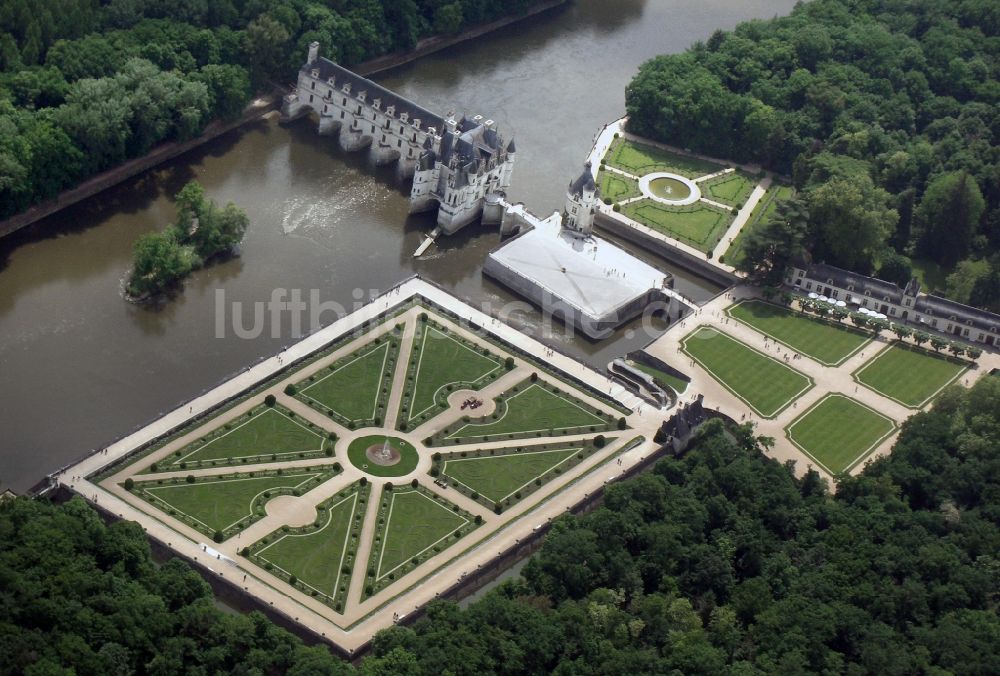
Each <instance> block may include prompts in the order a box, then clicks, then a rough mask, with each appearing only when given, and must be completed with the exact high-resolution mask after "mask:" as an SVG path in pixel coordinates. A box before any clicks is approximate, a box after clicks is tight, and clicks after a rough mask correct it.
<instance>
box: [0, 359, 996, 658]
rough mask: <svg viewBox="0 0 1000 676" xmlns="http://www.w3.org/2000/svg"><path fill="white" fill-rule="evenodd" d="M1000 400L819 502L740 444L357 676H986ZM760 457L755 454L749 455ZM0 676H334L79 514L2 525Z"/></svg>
mask: <svg viewBox="0 0 1000 676" xmlns="http://www.w3.org/2000/svg"><path fill="white" fill-rule="evenodd" d="M998 437H1000V378H995V377H985V378H983V379H981V381H980V382H979V383H977V384H976V385H975V386H974V387H973V388H972V389H971V390H966V389H964V388H960V387H954V388H952V389H950V390H947V391H946V392H945V393H943V394H942V396H941V397H940V398H939V399H938V400H937V403H936V404H935V405H934V408H933V409H932V410H931V411H930V412H926V413H919V414H917V415H915V416H914V417H913V418H911V419H910V420H909V421H908V422H906V423H905V425H904V428H903V431H902V433H901V435H900V438H899V440H898V441H897V443H896V446H895V449H894V451H893V453H892V455H891V456H889V457H885V458H881V459H879V460H877V461H875V462H873V463H872V464H871V465H870V466H869V467H868V468H867V469H866V470H865V472H864V473H863V474H861V475H860V476H858V477H853V478H852V477H844V478H842V479H840V480H839V486H838V491H837V492H836V494H835V495H831V494H830V492H828V490H827V486H826V484H825V482H824V481H823V480H822V479H820V477H819V476H818V475H817V474H816V473H815V472H809V473H808V474H806V475H805V476H803V477H802V478H796V477H795V475H794V473H793V472H792V471H791V468H790V467H789V466H786V465H782V464H780V463H778V462H777V461H775V460H772V459H768V458H766V457H765V456H764V454H763V453H762V452H761V450H760V445H761V440H759V439H755V438H754V436H753V434H752V432H751V431H750V429H749V428H748V427H745V426H744V427H739V428H736V429H734V430H728V431H727V430H726V429H724V428H723V427H722V425H721V423H719V422H718V421H716V422H713V423H710V424H709V425H708V426H706V428H704V430H703V432H702V434H701V436H700V437H699V438H698V439H697V441H696V443H695V444H694V447H693V448H692V449H691V450H690V451H689V452H688V453H687V454H685V455H684V456H683V457H680V458H672V457H671V458H666V459H663V460H661V461H659V462H658V463H657V464H656V465H655V467H654V469H653V470H652V471H651V472H649V473H647V474H644V475H641V476H639V477H637V478H635V479H631V480H628V481H623V482H621V483H618V484H613V485H612V486H611V487H610V488H609V489H608V492H607V495H606V500H605V503H604V505H603V506H602V507H601V508H599V509H597V510H596V511H594V512H592V513H590V514H587V515H585V516H581V517H573V516H566V517H563V518H561V519H559V520H558V521H557V522H556V523H555V524H554V527H553V529H552V531H551V532H550V533H549V535H548V536H547V538H546V541H545V543H544V546H543V547H542V549H541V550H540V552H539V553H538V554H536V555H535V557H534V558H533V559H531V561H530V562H529V563H528V565H527V566H526V567H525V569H524V577H523V579H519V580H517V581H511V582H506V583H504V584H503V585H501V586H500V587H499V588H498V589H496V590H494V591H493V592H491V593H490V594H488V595H487V596H486V597H485V598H484V599H482V600H480V601H478V602H476V603H474V604H472V605H471V606H470V607H469V608H468V609H467V610H460V609H459V608H458V607H457V606H456V605H455V604H453V603H450V602H444V601H440V602H435V603H433V604H431V606H430V607H429V608H428V613H427V616H426V617H425V618H423V619H421V620H419V621H418V622H417V623H416V624H415V625H414V626H413V627H394V628H392V629H389V630H386V631H383V632H381V633H380V634H378V635H377V636H376V638H375V641H374V649H373V652H372V655H371V656H369V657H368V658H367V659H366V660H365V662H364V663H363V664H362V666H361V667H360V668H359V669H358V671H360V672H361V673H363V674H385V675H389V674H404V675H406V674H414V675H415V674H426V675H428V676H432V675H433V676H438V675H440V674H538V673H556V674H668V673H678V674H679V673H685V674H709V673H711V674H718V673H733V674H764V673H767V674H801V673H807V672H808V673H820V672H822V673H878V674H912V673H942V674H943V673H953V674H991V673H992V674H995V673H1000V616H998V612H997V611H998V602H1000V558H998V552H1000V447H998V445H997V443H996V439H997V438H998ZM765 443H766V442H765ZM0 581H2V584H0V595H2V597H3V603H2V604H0V673H3V674H15V673H17V674H20V673H26V674H42V673H45V674H48V673H63V671H62V670H65V669H71V668H72V669H76V670H77V672H79V673H131V672H132V671H136V672H140V673H141V672H148V673H153V674H158V673H175V672H177V671H180V670H181V669H180V667H181V665H183V666H184V668H185V669H186V670H188V671H193V672H197V673H210V672H211V673H215V672H219V671H226V672H234V673H271V672H286V671H287V673H289V674H330V673H334V674H336V673H348V672H350V671H351V670H352V668H351V667H349V666H348V665H346V664H344V663H341V662H338V661H337V660H335V659H334V658H332V657H330V655H329V653H327V652H326V651H325V650H324V649H322V648H305V647H303V646H302V645H301V644H300V643H299V642H298V641H297V640H296V639H294V638H292V637H291V636H289V635H288V634H287V633H285V632H284V631H281V630H279V629H276V628H275V627H274V626H273V625H271V624H270V623H269V622H268V621H267V620H265V619H264V618H263V617H261V616H260V615H257V614H251V615H248V616H239V615H229V614H225V613H222V612H220V611H218V610H215V609H214V608H213V606H212V601H211V597H210V593H209V591H208V588H207V587H206V585H205V584H204V583H203V582H202V581H201V579H200V578H199V577H198V576H197V575H196V574H195V573H193V572H192V571H191V570H190V569H188V568H187V567H186V566H185V565H183V564H180V563H178V562H177V561H172V562H169V563H167V564H166V565H164V566H162V567H160V568H156V567H155V566H154V565H152V564H151V563H150V559H149V549H148V544H147V542H146V540H145V537H144V535H143V532H142V529H141V528H139V526H137V525H136V524H132V523H124V522H122V523H115V524H113V525H111V526H105V525H103V524H102V523H101V522H100V521H99V519H98V518H97V516H96V514H95V513H94V512H93V511H92V510H91V509H90V508H89V507H87V506H86V505H85V504H84V503H83V502H82V501H80V500H79V499H75V500H73V501H71V502H69V503H68V504H65V505H63V506H60V507H53V506H51V505H48V504H45V503H42V502H38V501H31V500H27V499H17V500H13V501H11V502H9V503H7V504H4V505H2V506H0Z"/></svg>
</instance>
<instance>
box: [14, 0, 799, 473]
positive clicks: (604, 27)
mask: <svg viewBox="0 0 1000 676" xmlns="http://www.w3.org/2000/svg"><path fill="white" fill-rule="evenodd" d="M792 5H793V1H792V0H741V1H739V2H737V1H735V0H702V1H701V2H698V3H691V2H681V1H679V0H648V1H643V0H616V1H615V2H607V1H606V0H577V1H576V2H572V3H570V4H569V5H568V6H565V7H562V8H560V9H557V10H555V11H552V12H549V13H546V14H545V15H543V16H541V17H535V18H532V19H529V20H527V21H525V22H522V23H519V24H516V25H513V26H510V27H507V28H505V29H502V30H500V31H498V32H496V33H494V34H491V35H489V36H485V37H483V38H480V39H477V40H475V41H472V42H469V43H466V44H463V45H460V46H457V47H453V48H451V49H448V50H447V51H445V52H443V53H440V54H438V55H433V56H430V57H425V58H423V59H420V60H419V61H417V62H414V63H412V64H409V65H407V66H403V67H400V68H398V69H396V70H395V71H392V72H389V73H387V74H385V75H383V76H380V77H378V78H377V79H379V80H380V81H381V82H382V83H384V84H385V85H387V86H389V87H391V88H393V89H396V90H397V91H399V92H401V93H402V94H404V95H407V96H409V97H411V98H413V99H414V100H416V101H418V102H419V103H420V104H422V105H424V106H426V107H428V108H431V109H436V110H438V111H440V112H442V113H444V112H448V111H449V110H452V109H454V110H456V111H464V112H466V113H468V114H469V115H474V114H476V113H481V114H483V115H484V116H486V117H489V118H492V119H494V120H496V121H497V122H498V123H499V125H500V126H501V127H502V129H503V130H505V131H507V132H510V131H513V132H514V133H515V135H516V143H517V150H518V155H517V163H516V165H515V171H514V181H513V185H512V188H511V190H510V192H509V197H510V198H511V199H512V200H513V201H523V202H525V203H526V204H527V205H528V207H529V208H531V209H532V210H533V211H535V212H536V213H538V214H539V215H545V214H547V213H550V212H551V211H552V210H554V209H559V208H561V207H562V203H563V199H564V194H565V187H566V184H567V183H568V181H569V180H570V178H572V177H574V176H575V175H577V174H578V173H579V172H580V170H581V166H580V163H581V162H582V161H583V159H584V158H585V156H586V154H587V152H588V151H589V148H590V145H591V142H592V140H593V138H594V136H595V134H596V133H597V132H598V130H599V129H600V128H601V126H602V125H603V124H604V123H606V122H609V121H611V120H614V119H616V118H618V117H620V116H621V115H622V114H623V112H624V88H625V86H626V84H627V83H628V81H629V80H630V78H631V77H632V76H633V75H634V73H635V71H636V69H637V68H638V66H639V64H641V63H642V62H643V61H644V60H646V59H648V58H650V57H652V56H654V55H656V54H658V53H666V52H677V51H681V50H683V49H684V48H685V47H687V46H688V45H689V44H690V43H691V42H692V41H694V40H698V39H705V38H707V37H708V36H709V35H710V34H711V32H712V31H713V30H714V29H715V28H720V27H721V28H730V27H732V26H733V25H735V24H736V23H737V22H738V21H741V20H744V19H748V18H753V17H770V16H772V15H774V14H776V13H777V14H783V13H787V12H788V11H789V10H790V9H791V7H792ZM192 179H197V180H199V181H200V182H201V183H202V184H203V185H204V186H205V189H206V192H207V194H208V195H209V196H211V197H212V198H213V199H215V200H216V201H218V202H220V203H225V202H227V201H230V200H231V201H233V202H236V203H237V204H238V205H239V206H240V207H242V208H243V209H245V210H246V212H247V213H248V215H249V216H250V221H251V226H250V229H249V231H248V232H247V235H246V238H245V241H244V244H243V246H242V250H241V255H240V257H239V258H236V259H233V260H230V261H227V262H225V263H222V264H219V265H215V266H212V267H210V268H207V269H205V270H201V271H199V272H197V273H196V274H194V275H193V276H192V277H191V278H190V279H189V280H188V281H187V283H186V284H185V287H184V291H183V293H182V294H180V295H179V297H177V298H176V299H174V300H173V301H171V302H170V303H168V304H166V305H165V306H164V307H162V308H159V309H151V308H147V307H138V306H135V305H132V304H129V303H127V302H125V301H124V300H123V299H122V296H121V283H122V279H123V277H124V276H125V274H126V272H127V270H128V267H129V264H130V259H131V249H132V244H133V242H134V241H135V239H136V238H137V237H139V236H140V235H142V234H143V233H146V232H150V231H152V230H155V229H159V228H162V227H163V225H164V224H165V223H167V222H168V221H170V220H171V219H172V218H173V207H172V202H171V196H172V195H174V194H175V193H176V192H177V191H178V190H179V189H180V188H181V187H182V186H183V185H184V184H185V183H186V182H187V181H189V180H192ZM407 192H408V191H407V190H406V189H405V187H404V186H403V185H401V184H400V183H399V182H398V181H396V179H395V175H394V170H392V169H378V170H375V169H373V168H372V167H370V166H369V165H368V161H367V159H366V156H364V155H363V154H358V155H347V154H345V153H342V152H340V151H339V150H338V149H337V148H336V145H335V141H334V140H333V139H330V138H320V137H318V136H317V135H316V134H315V131H314V127H313V124H312V123H311V122H309V121H308V120H303V121H300V122H298V123H296V124H293V125H291V126H290V127H283V126H280V125H278V124H277V123H275V122H274V121H273V120H270V121H262V122H259V123H256V124H254V125H251V126H248V127H245V128H243V129H241V130H239V131H237V132H233V133H230V134H228V135H226V136H223V137H220V138H219V139H217V140H215V141H214V142H211V143H209V144H207V145H206V146H203V147H202V148H201V149H199V150H196V151H193V152H191V153H189V154H187V155H185V156H184V157H182V158H180V159H178V160H176V161H174V162H171V163H169V164H167V165H164V166H163V167H161V168H160V169H158V170H155V171H151V172H148V173H147V174H145V175H143V176H140V177H138V178H136V179H134V180H131V181H129V182H127V183H124V184H122V185H120V186H118V187H116V188H113V189H111V190H108V191H106V192H104V193H102V194H100V195H98V196H96V197H95V198H93V199H91V200H89V201H87V202H84V203H81V204H79V205H77V206H75V207H72V208H69V209H66V210H64V211H63V212H61V213H59V214H57V215H55V216H52V217H50V218H49V219H47V220H45V221H42V222H39V223H38V224H36V225H35V226H33V227H31V228H29V229H27V230H26V231H22V232H21V233H19V234H17V235H15V236H12V237H9V238H7V239H5V240H0V489H2V488H13V489H14V490H16V491H23V490H25V489H27V488H28V487H30V486H31V485H32V484H34V483H35V482H36V481H38V480H39V479H40V478H42V477H43V476H44V475H45V474H47V473H49V472H51V471H53V470H55V469H57V468H59V467H61V466H63V465H65V464H67V463H69V462H72V461H74V460H76V459H78V458H80V457H81V456H83V455H84V454H86V453H87V452H88V451H89V450H90V449H93V448H97V447H101V446H104V445H106V444H107V443H109V442H110V441H112V440H114V439H116V438H118V437H120V436H122V435H124V434H126V433H128V432H130V431H131V430H133V429H135V428H136V427H138V426H141V425H142V424H145V423H147V422H149V421H150V420H151V419H154V418H155V417H157V416H158V415H159V414H160V413H161V412H165V411H167V410H170V409H171V408H173V407H174V406H176V405H178V404H179V403H181V402H183V401H185V400H187V399H190V398H191V397H193V396H195V395H197V394H199V393H201V392H203V391H204V390H206V389H208V388H210V387H212V386H214V385H215V384H217V383H219V382H220V381H222V380H224V379H226V378H227V377H228V376H229V375H231V374H233V373H235V372H237V371H239V370H240V369H242V368H243V367H245V366H247V365H248V364H251V363H253V362H256V361H258V360H260V359H262V358H265V357H267V356H269V355H271V354H273V353H274V352H276V351H277V350H278V349H280V348H281V347H282V346H284V345H287V344H289V343H292V342H294V341H295V339H296V336H295V335H294V333H295V332H294V328H295V327H294V326H293V325H292V323H291V320H290V319H289V318H288V317H287V316H285V317H284V318H283V321H282V322H281V323H280V325H279V326H278V327H277V328H278V331H277V333H276V334H274V335H272V332H271V331H270V326H268V327H267V329H268V330H266V331H264V333H263V334H262V335H260V336H259V337H257V338H254V339H244V338H239V337H237V336H236V335H235V334H234V331H233V330H232V326H231V325H230V324H231V320H232V318H231V315H232V314H233V311H232V310H231V305H229V303H231V302H232V301H240V302H242V303H243V304H244V316H245V320H246V321H245V322H244V323H241V326H244V325H245V326H247V327H249V326H251V325H252V321H251V320H252V313H251V310H250V305H251V304H253V303H255V302H262V301H267V300H268V299H269V298H270V297H271V295H272V291H273V290H274V289H278V288H284V289H300V290H302V295H303V298H304V299H308V298H309V294H310V291H311V290H314V289H315V290H316V291H317V293H318V294H319V296H318V297H319V299H320V300H322V301H336V302H338V303H340V304H342V305H345V306H347V307H348V308H349V307H350V305H351V304H352V303H353V302H356V300H357V299H358V298H364V297H367V295H368V294H370V293H371V292H372V291H377V290H382V289H386V288H388V287H390V286H391V285H392V284H394V283H396V282H398V281H400V280H402V279H404V278H406V277H409V276H410V275H412V274H415V273H418V274H420V275H423V276H425V277H427V278H429V279H432V280H434V281H435V282H437V283H439V284H441V285H442V286H444V287H445V288H447V289H449V290H450V291H452V292H453V293H455V294H456V295H458V296H460V297H463V298H465V299H467V300H469V301H470V302H472V303H474V304H477V305H480V304H483V303H490V304H492V306H493V307H494V308H497V307H499V306H500V305H502V304H503V303H505V302H508V301H511V300H513V298H512V296H511V295H510V294H508V293H507V292H506V291H504V290H503V289H501V288H500V287H498V286H497V285H495V284H493V283H492V282H490V281H489V280H485V279H483V276H482V272H481V269H482V261H483V260H484V258H485V256H486V254H487V252H488V251H489V250H490V249H492V248H493V247H494V246H496V245H497V243H498V242H499V238H498V235H497V233H496V232H495V231H493V230H492V229H489V228H482V227H478V226H470V227H469V228H467V229H466V230H464V231H463V232H461V233H459V234H458V235H456V236H454V237H452V238H450V239H447V240H442V241H440V243H439V245H437V246H436V247H435V248H432V249H431V250H430V252H429V253H428V254H427V255H426V256H425V257H424V258H423V259H420V260H414V259H413V258H412V253H413V251H414V250H415V249H416V247H417V246H418V244H419V243H420V240H421V239H422V234H423V233H425V232H426V231H428V230H429V229H430V228H431V227H432V226H433V221H432V217H429V216H420V217H407V214H406V193H407ZM642 256H643V257H644V258H646V259H647V260H650V258H649V256H647V255H645V254H642ZM651 262H653V263H654V264H656V265H658V266H659V267H661V268H662V269H665V270H672V269H671V268H670V267H669V266H667V265H665V264H664V263H663V262H662V261H655V260H652V261H651ZM672 271H674V272H675V274H676V275H677V281H676V286H677V288H678V289H679V290H680V291H682V292H683V293H685V294H687V295H689V296H690V297H693V298H695V299H696V300H701V299H706V298H708V297H709V296H711V295H713V294H714V293H716V292H717V290H718V289H717V288H716V287H713V286H712V285H711V284H709V283H707V282H705V281H703V280H699V279H698V278H693V277H691V276H688V275H685V274H684V273H683V272H680V271H676V270H672ZM217 290H221V292H224V294H225V301H226V307H227V308H230V309H229V310H228V311H227V313H226V314H225V316H224V320H225V324H224V327H225V328H226V330H225V331H224V334H225V335H224V336H223V337H218V335H217V334H218V329H217V326H216V324H217V322H216V314H217ZM313 309H315V306H314V307H313ZM333 318H334V316H333V314H332V313H330V312H327V313H325V314H324V315H322V316H320V318H319V319H320V320H321V322H322V323H328V322H329V321H332V319H333ZM521 319H522V320H523V321H524V322H525V324H526V327H527V330H529V331H534V332H535V333H536V335H539V336H540V337H541V338H542V339H543V340H546V341H547V342H549V343H551V344H553V345H556V346H557V347H558V348H559V349H561V350H564V351H566V352H568V353H570V354H573V355H574V356H576V357H578V358H580V359H582V360H584V361H586V362H588V363H590V364H593V365H595V366H597V367H601V368H603V366H604V365H606V364H607V362H608V361H610V359H612V358H613V357H615V356H619V355H621V354H623V353H625V352H627V351H628V350H631V349H635V348H637V347H640V346H641V345H643V344H645V343H646V342H648V341H649V340H650V339H651V338H652V337H653V336H652V335H648V334H647V332H644V331H641V330H638V328H639V327H638V326H636V325H633V326H628V327H623V329H622V330H620V331H619V332H618V333H617V334H616V336H615V337H613V338H611V339H609V340H606V341H603V342H601V343H599V344H595V343H592V342H589V341H587V340H585V339H583V338H582V337H572V336H569V335H567V334H566V331H565V330H564V329H563V328H562V327H561V326H560V325H556V326H553V327H552V330H551V331H548V330H545V329H544V328H542V327H539V326H538V322H539V317H538V316H537V315H536V314H535V313H533V312H528V313H522V316H521ZM308 326H309V319H308V315H307V317H306V321H305V326H304V328H308Z"/></svg>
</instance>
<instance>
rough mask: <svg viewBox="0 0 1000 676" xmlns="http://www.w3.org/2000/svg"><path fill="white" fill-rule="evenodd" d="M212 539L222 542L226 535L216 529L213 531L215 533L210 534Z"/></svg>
mask: <svg viewBox="0 0 1000 676" xmlns="http://www.w3.org/2000/svg"><path fill="white" fill-rule="evenodd" d="M212 539H213V540H214V541H215V542H222V541H223V540H225V539H226V536H225V535H223V534H222V531H221V530H217V531H215V533H213V534H212Z"/></svg>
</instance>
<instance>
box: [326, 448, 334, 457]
mask: <svg viewBox="0 0 1000 676" xmlns="http://www.w3.org/2000/svg"><path fill="white" fill-rule="evenodd" d="M325 452H326V457H328V458H329V457H330V456H332V455H333V449H332V448H329V447H327V449H326V451H325Z"/></svg>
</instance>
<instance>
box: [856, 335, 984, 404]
mask: <svg viewBox="0 0 1000 676" xmlns="http://www.w3.org/2000/svg"><path fill="white" fill-rule="evenodd" d="M968 368H969V362H966V361H963V360H960V359H957V358H955V357H948V356H945V355H941V354H935V353H933V352H928V351H927V350H924V349H922V348H919V347H916V346H914V345H907V344H905V343H902V342H896V343H894V344H893V345H890V346H889V347H888V348H887V349H885V350H883V351H882V352H880V353H879V354H877V355H875V358H874V359H871V360H870V361H868V362H866V363H865V364H864V365H863V366H862V367H861V368H859V369H858V370H857V371H855V372H854V378H855V380H857V381H858V382H859V383H861V384H863V385H864V386H865V387H869V388H871V389H873V390H875V391H876V392H878V393H880V394H882V395H885V396H886V397H888V398H890V399H892V400H893V401H897V402H899V403H900V404H902V405H903V406H907V407H909V408H923V407H924V406H926V405H927V403H928V402H930V400H931V399H933V398H934V396H935V395H937V394H938V393H939V392H940V391H941V390H943V389H944V388H945V387H947V386H948V385H950V384H951V383H953V382H955V380H957V379H958V378H959V377H960V376H961V375H962V374H963V373H964V372H965V371H966V370H967V369H968Z"/></svg>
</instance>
